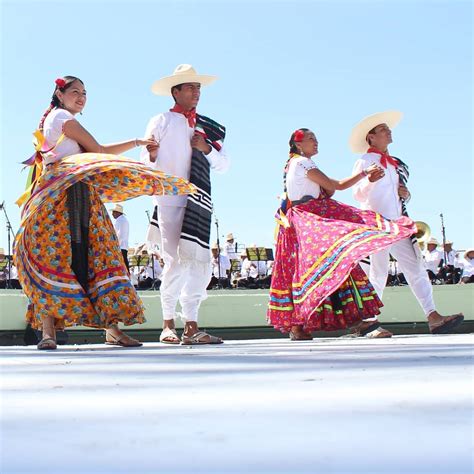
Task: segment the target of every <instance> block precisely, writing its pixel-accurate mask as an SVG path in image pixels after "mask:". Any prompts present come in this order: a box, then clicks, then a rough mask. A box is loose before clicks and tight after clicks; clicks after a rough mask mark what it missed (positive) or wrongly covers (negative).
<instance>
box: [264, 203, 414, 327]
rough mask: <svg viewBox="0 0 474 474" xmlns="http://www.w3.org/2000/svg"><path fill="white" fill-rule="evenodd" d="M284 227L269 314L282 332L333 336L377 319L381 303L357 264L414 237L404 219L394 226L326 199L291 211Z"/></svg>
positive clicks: (393, 223)
mask: <svg viewBox="0 0 474 474" xmlns="http://www.w3.org/2000/svg"><path fill="white" fill-rule="evenodd" d="M282 222H283V223H284V225H281V226H280V228H279V232H278V240H277V247H276V255H275V263H274V267H273V273H272V283H271V288H270V301H269V305H268V311H267V320H268V323H269V324H271V325H272V326H274V327H275V329H278V330H280V331H282V332H288V331H289V330H290V329H291V326H293V325H300V326H303V327H304V328H305V329H306V330H307V331H316V330H324V331H334V330H338V329H344V328H347V327H350V326H352V325H354V324H356V323H358V322H359V321H361V320H362V319H365V318H369V317H371V316H375V315H377V314H379V313H380V309H379V308H380V307H382V302H381V301H380V299H379V298H378V296H377V294H376V293H375V290H374V288H373V286H372V285H371V283H370V282H369V281H368V278H367V276H366V275H365V273H364V271H363V270H362V269H361V268H360V266H359V265H358V262H359V261H360V260H361V259H362V258H364V257H366V256H368V255H370V254H372V253H376V252H378V251H379V250H382V249H384V248H386V247H388V246H390V245H392V244H393V243H395V242H397V241H399V240H402V239H404V238H407V237H409V236H411V235H412V234H413V233H415V232H416V227H415V224H414V222H413V221H412V220H411V219H408V218H406V217H402V218H401V219H398V220H396V221H390V220H388V219H385V218H383V217H382V216H381V215H380V214H377V213H374V212H372V211H361V210H359V209H357V208H355V207H352V206H348V205H345V204H342V203H339V202H337V201H335V200H333V199H328V198H324V199H312V200H311V201H308V202H306V203H304V204H299V205H297V206H295V207H293V208H290V209H289V210H288V212H287V214H286V216H285V218H283V219H282Z"/></svg>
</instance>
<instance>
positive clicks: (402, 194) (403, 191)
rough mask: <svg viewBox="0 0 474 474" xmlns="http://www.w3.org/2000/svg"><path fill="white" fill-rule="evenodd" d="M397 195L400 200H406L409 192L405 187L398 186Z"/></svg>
mask: <svg viewBox="0 0 474 474" xmlns="http://www.w3.org/2000/svg"><path fill="white" fill-rule="evenodd" d="M398 195H399V196H400V197H401V198H402V199H408V198H409V197H410V191H408V188H407V187H406V186H403V184H400V185H399V186H398Z"/></svg>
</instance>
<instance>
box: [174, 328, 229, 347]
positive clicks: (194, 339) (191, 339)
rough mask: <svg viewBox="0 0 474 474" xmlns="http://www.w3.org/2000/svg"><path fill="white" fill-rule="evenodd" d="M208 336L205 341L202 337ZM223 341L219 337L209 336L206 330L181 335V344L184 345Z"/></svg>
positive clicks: (219, 342) (220, 342)
mask: <svg viewBox="0 0 474 474" xmlns="http://www.w3.org/2000/svg"><path fill="white" fill-rule="evenodd" d="M206 337H208V338H209V340H207V341H205V340H204V339H205V338H206ZM223 342H224V341H223V340H222V339H221V338H220V337H216V336H211V335H210V334H208V333H207V332H204V331H198V332H197V333H195V334H193V335H192V336H186V335H185V334H183V335H182V336H181V344H183V345H185V346H191V345H199V344H222V343H223Z"/></svg>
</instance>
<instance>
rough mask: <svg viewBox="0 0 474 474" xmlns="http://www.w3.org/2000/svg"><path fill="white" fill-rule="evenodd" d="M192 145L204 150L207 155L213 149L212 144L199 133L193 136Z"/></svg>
mask: <svg viewBox="0 0 474 474" xmlns="http://www.w3.org/2000/svg"><path fill="white" fill-rule="evenodd" d="M191 147H192V148H196V150H199V151H202V152H203V153H204V154H205V155H208V154H209V153H210V152H211V149H212V148H211V145H209V144H208V143H207V142H206V140H204V137H203V136H202V135H200V134H199V133H194V135H193V138H191Z"/></svg>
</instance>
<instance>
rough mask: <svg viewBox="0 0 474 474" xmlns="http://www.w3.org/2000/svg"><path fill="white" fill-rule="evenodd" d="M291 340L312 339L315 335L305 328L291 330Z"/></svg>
mask: <svg viewBox="0 0 474 474" xmlns="http://www.w3.org/2000/svg"><path fill="white" fill-rule="evenodd" d="M290 340H291V341H312V340H313V335H312V334H311V333H310V332H306V331H304V330H303V329H300V330H298V331H293V330H290Z"/></svg>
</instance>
